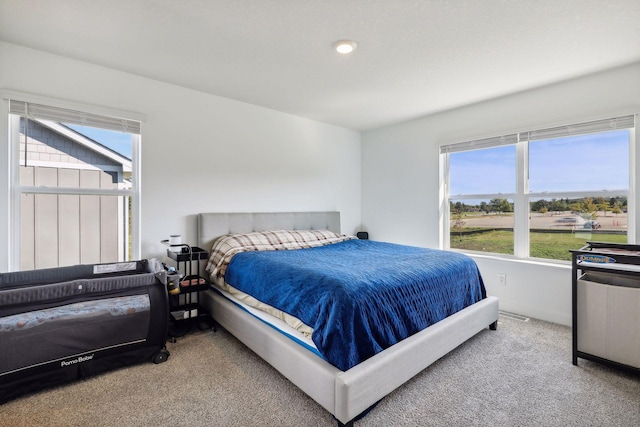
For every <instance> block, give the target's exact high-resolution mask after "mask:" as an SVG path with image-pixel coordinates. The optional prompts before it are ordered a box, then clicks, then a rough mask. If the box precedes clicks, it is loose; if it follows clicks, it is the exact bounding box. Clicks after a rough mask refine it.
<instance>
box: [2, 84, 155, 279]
mask: <svg viewBox="0 0 640 427" xmlns="http://www.w3.org/2000/svg"><path fill="white" fill-rule="evenodd" d="M0 95H1V98H2V99H3V101H5V102H6V108H5V109H4V110H3V111H6V113H7V116H6V117H7V127H8V132H7V134H8V144H7V154H8V155H7V159H8V165H7V166H8V168H7V169H8V174H7V175H8V187H9V188H8V199H9V200H8V207H9V209H8V220H9V221H8V243H9V245H8V249H9V251H8V269H9V271H19V270H20V269H21V267H20V253H21V251H20V220H21V195H22V194H56V195H65V194H70V195H98V196H100V195H107V196H124V197H129V198H130V200H131V228H130V235H131V250H130V253H129V254H128V255H129V258H131V259H139V258H140V256H141V246H142V245H141V231H142V230H141V207H140V203H141V192H142V183H141V177H142V173H141V163H142V162H141V144H142V122H144V121H145V120H146V117H145V116H144V115H142V114H139V113H134V112H130V111H123V110H117V109H111V108H106V107H99V106H95V105H88V104H83V103H80V102H73V101H65V100H59V99H54V98H47V97H42V96H38V95H33V94H27V93H22V92H16V91H3V92H2V93H1V94H0ZM10 100H16V101H19V102H25V103H29V104H39V105H45V106H48V107H52V108H58V109H65V110H70V111H76V112H82V113H88V114H95V115H99V116H104V117H111V118H122V119H123V120H127V121H134V122H139V123H140V131H139V132H135V133H133V132H127V133H129V134H130V135H131V139H132V140H131V143H132V147H131V148H132V150H131V180H132V186H131V189H91V188H65V187H49V188H48V187H36V186H23V185H21V183H20V130H19V129H20V117H21V116H20V115H18V114H14V113H12V112H11V111H10V108H9V103H10ZM91 126H93V125H91ZM93 127H97V128H99V126H93ZM15 129H18V130H17V131H15ZM125 200H126V199H125ZM126 228H127V225H126V224H125V233H126ZM124 257H125V258H126V257H127V253H126V251H125V254H124Z"/></svg>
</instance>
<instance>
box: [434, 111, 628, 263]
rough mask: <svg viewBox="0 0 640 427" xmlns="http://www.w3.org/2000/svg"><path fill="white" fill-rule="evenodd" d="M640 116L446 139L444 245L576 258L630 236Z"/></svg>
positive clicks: (564, 258) (494, 251)
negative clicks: (595, 245) (594, 245)
mask: <svg viewBox="0 0 640 427" xmlns="http://www.w3.org/2000/svg"><path fill="white" fill-rule="evenodd" d="M634 139H635V117H634V116H625V117H618V118H614V119H606V120H599V121H593V122H587V123H579V124H574V125H570V126H561V127H555V128H548V129H542V130H537V131H529V132H520V133H517V134H511V135H505V136H501V137H497V138H488V139H483V140H477V141H470V142H466V143H461V144H452V145H445V146H442V147H441V149H440V153H441V156H442V158H443V162H442V164H443V165H444V168H443V174H442V175H443V180H444V184H445V185H444V188H445V190H446V191H445V197H446V203H444V204H443V206H444V207H445V209H446V210H447V212H445V215H444V217H445V218H448V219H449V220H448V221H445V224H444V225H445V233H444V236H445V247H447V248H452V249H460V250H467V251H478V252H489V253H497V254H507V255H516V256H518V257H524V258H528V257H530V258H543V259H553V260H569V259H570V253H569V250H570V249H578V248H580V247H582V246H584V244H585V242H586V241H589V240H595V241H606V242H619V243H627V242H628V241H629V237H628V235H629V233H628V227H629V226H632V225H633V224H629V223H628V218H631V217H630V216H628V209H627V207H628V206H633V203H630V200H629V199H630V198H631V197H632V194H631V193H630V191H629V188H630V179H631V174H630V170H631V169H630V168H631V167H632V156H631V149H632V147H633V143H634Z"/></svg>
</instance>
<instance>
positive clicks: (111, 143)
mask: <svg viewBox="0 0 640 427" xmlns="http://www.w3.org/2000/svg"><path fill="white" fill-rule="evenodd" d="M65 126H68V127H70V128H71V129H73V130H75V131H76V132H78V133H81V134H83V135H84V136H87V137H89V138H91V139H93V140H94V141H96V142H99V143H100V144H102V145H104V146H106V147H108V148H110V149H112V150H113V151H115V152H117V153H120V154H122V155H123V156H125V157H127V158H128V159H131V134H129V133H125V132H117V131H113V130H106V129H98V128H94V127H88V126H80V125H72V124H67V123H65Z"/></svg>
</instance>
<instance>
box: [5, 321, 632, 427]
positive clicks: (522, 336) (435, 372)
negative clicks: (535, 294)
mask: <svg viewBox="0 0 640 427" xmlns="http://www.w3.org/2000/svg"><path fill="white" fill-rule="evenodd" d="M570 332H571V331H570V329H569V328H567V327H563V326H558V325H554V324H550V323H546V322H541V321H535V320H531V321H528V322H522V321H519V320H514V319H511V318H508V317H504V316H501V318H500V322H499V325H498V330H497V331H489V330H485V331H483V332H481V333H480V334H478V335H477V336H476V337H474V338H472V339H471V340H470V341H468V342H467V343H465V344H463V345H462V346H461V347H459V348H458V349H456V350H455V351H453V352H452V353H450V354H449V355H447V356H446V357H444V358H443V359H441V360H439V361H438V362H436V363H435V364H433V365H432V366H431V367H429V368H428V369H427V370H425V371H423V372H422V373H421V374H419V375H418V376H416V377H415V378H414V379H412V380H411V381H409V382H408V383H407V384H405V385H404V386H402V387H401V388H399V389H397V390H396V391H395V392H393V393H392V394H391V395H389V396H388V397H386V398H385V399H383V400H382V401H381V402H380V403H379V404H378V406H377V407H376V408H374V409H373V410H372V411H371V412H370V413H369V414H368V415H367V416H366V417H364V418H363V419H362V420H360V421H357V422H356V423H355V426H356V427H365V426H366V427H373V426H385V427H387V426H574V425H575V426H622V427H624V426H629V427H631V426H634V427H636V426H640V376H639V375H638V374H634V373H628V372H623V371H619V370H614V369H612V368H608V367H605V366H602V365H599V364H596V363H591V362H588V361H583V360H580V362H579V367H575V366H573V365H572V364H571V334H570ZM169 350H170V351H171V357H170V358H169V360H168V361H167V362H166V363H163V364H160V365H154V364H151V363H148V364H147V363H144V364H141V365H137V366H133V367H130V368H126V369H121V370H118V371H114V372H110V373H107V374H104V375H101V376H99V377H95V378H92V379H89V380H85V381H79V382H76V383H73V384H71V385H67V386H62V387H58V388H55V389H51V390H47V391H44V392H41V393H37V394H34V395H31V396H28V397H25V398H21V399H17V400H14V401H12V402H9V403H7V404H5V405H3V406H0V425H1V426H14V427H19V426H243V427H246V426H291V427H299V426H333V425H335V424H336V423H335V420H334V419H333V417H332V416H331V415H330V414H329V413H328V412H326V411H325V410H324V409H323V408H322V407H320V406H319V405H317V404H316V403H315V402H314V401H312V400H311V399H309V398H308V397H307V396H306V395H305V394H303V393H302V392H301V391H300V390H298V389H297V388H296V387H295V386H293V385H292V384H291V383H290V382H289V381H288V380H286V379H285V378H283V377H282V376H281V375H280V374H279V373H278V372H277V371H275V370H274V369H273V368H271V367H270V366H269V365H267V364H266V363H264V362H263V361H262V360H261V359H259V358H258V357H257V356H255V355H254V354H253V353H252V352H251V351H249V350H248V349H246V348H245V347H244V346H243V345H242V344H240V343H239V342H238V341H237V340H235V338H233V337H232V336H230V335H229V334H228V333H227V332H226V331H224V330H220V331H218V332H215V333H213V332H210V331H206V332H199V331H198V332H194V333H191V334H189V335H187V336H185V337H184V338H181V339H179V340H178V342H177V343H175V344H171V343H169Z"/></svg>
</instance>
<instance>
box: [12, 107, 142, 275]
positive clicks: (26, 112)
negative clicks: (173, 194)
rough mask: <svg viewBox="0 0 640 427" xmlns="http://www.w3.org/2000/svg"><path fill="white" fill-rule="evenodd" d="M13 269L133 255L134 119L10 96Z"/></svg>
mask: <svg viewBox="0 0 640 427" xmlns="http://www.w3.org/2000/svg"><path fill="white" fill-rule="evenodd" d="M9 132H10V141H11V143H10V159H11V160H10V161H11V163H10V166H11V184H12V189H13V191H12V193H13V199H12V203H11V205H12V210H11V219H12V221H11V222H12V224H13V230H12V242H13V246H14V248H15V250H14V253H15V254H19V257H18V258H17V259H15V260H13V262H12V266H13V269H16V270H25V269H34V268H48V267H58V266H66V265H74V264H93V263H104V262H115V261H124V260H129V259H133V258H137V257H138V256H139V250H137V246H138V243H137V242H138V240H139V239H138V232H139V231H138V227H137V225H136V224H137V223H138V220H137V217H138V205H139V168H138V167H137V163H136V158H137V153H138V147H139V144H140V122H138V121H135V120H128V119H121V118H115V117H110V116H103V115H97V114H91V113H87V112H80V111H74V110H69V109H62V108H57V107H51V106H46V105H40V104H33V103H27V102H22V101H15V100H10V101H9Z"/></svg>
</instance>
